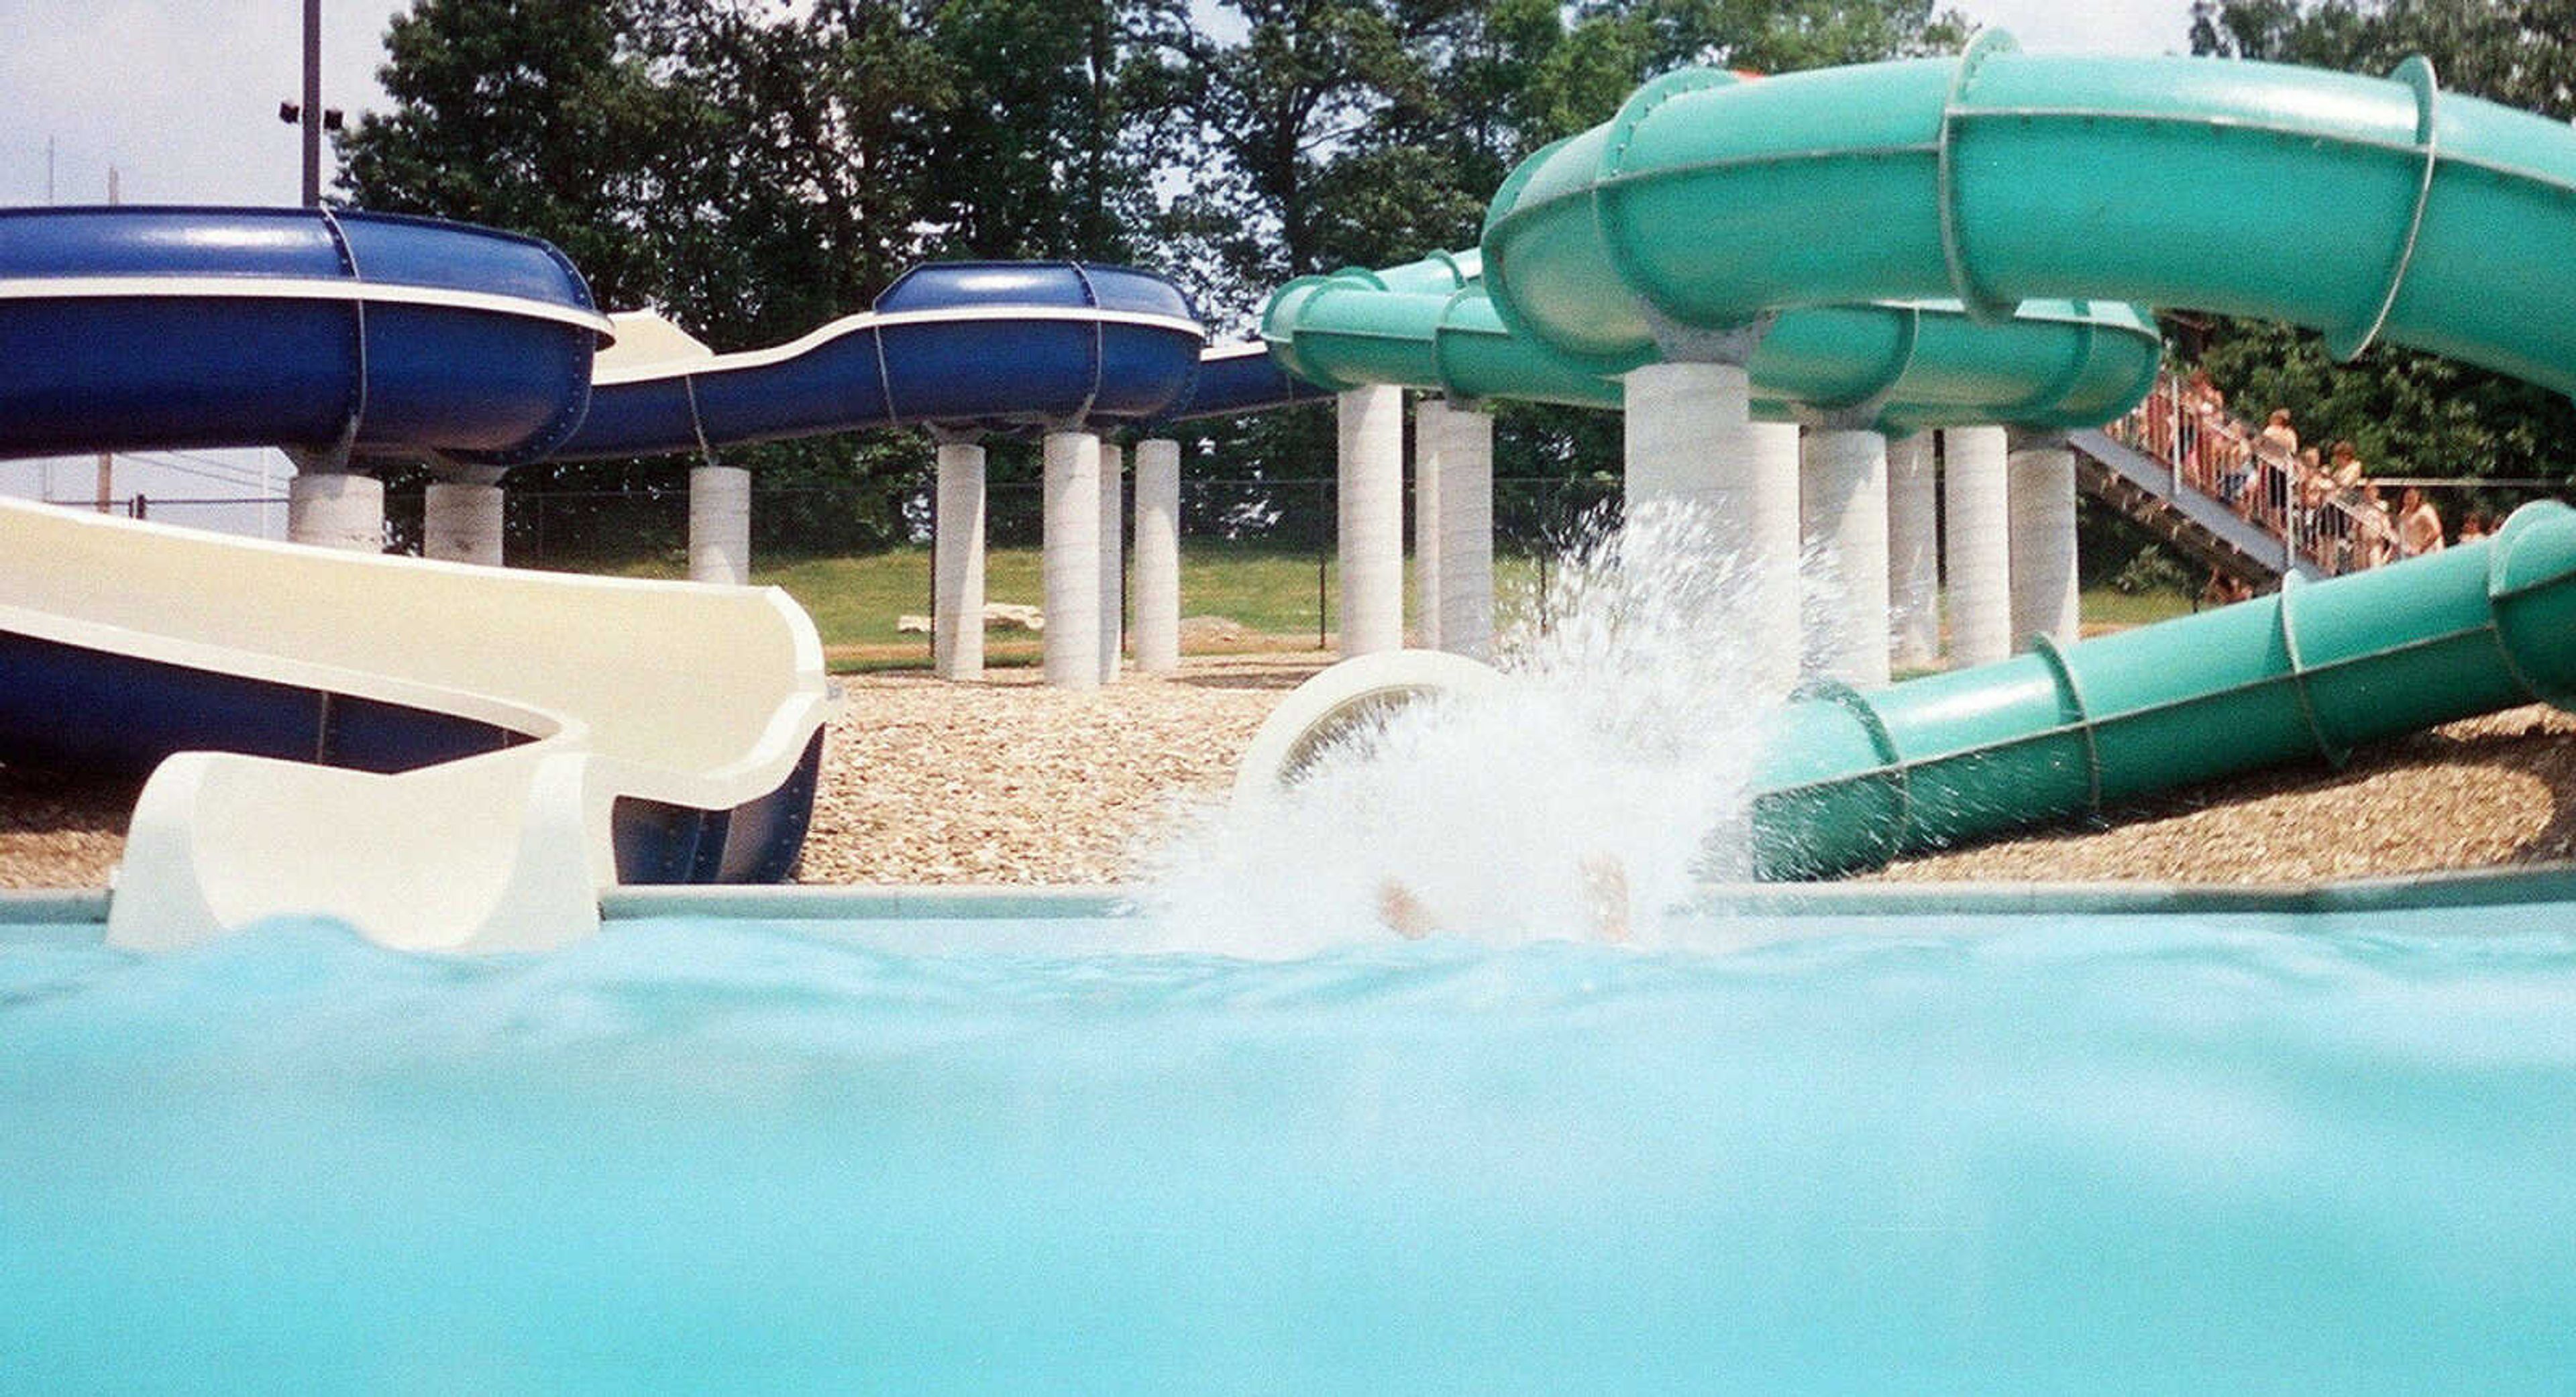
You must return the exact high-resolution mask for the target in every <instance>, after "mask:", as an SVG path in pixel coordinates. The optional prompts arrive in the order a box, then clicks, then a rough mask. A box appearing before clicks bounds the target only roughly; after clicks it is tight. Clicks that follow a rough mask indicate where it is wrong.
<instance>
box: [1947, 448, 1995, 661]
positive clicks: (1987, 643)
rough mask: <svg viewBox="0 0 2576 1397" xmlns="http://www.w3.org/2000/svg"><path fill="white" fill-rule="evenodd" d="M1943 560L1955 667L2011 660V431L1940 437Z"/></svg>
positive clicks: (1952, 655) (1951, 647) (1951, 658)
mask: <svg viewBox="0 0 2576 1397" xmlns="http://www.w3.org/2000/svg"><path fill="white" fill-rule="evenodd" d="M1941 443H1942V463H1941V465H1942V471H1941V481H1942V485H1941V498H1942V504H1943V506H1944V508H1943V511H1942V515H1943V518H1942V538H1941V545H1942V549H1941V551H1942V555H1943V556H1944V557H1945V558H1947V559H1948V560H1949V566H1948V568H1947V572H1948V577H1949V584H1950V586H1949V593H1950V597H1949V601H1950V664H1951V666H1952V667H1953V668H1959V667H1962V666H1966V665H1982V664H1990V663H1992V662H1994V661H1996V660H2000V659H2004V658H2006V657H2008V656H2010V655H2011V654H2012V587H2011V582H2010V577H2011V559H2012V551H2011V538H2012V520H2011V510H2010V507H2009V506H2008V504H2007V503H2006V499H2007V493H2008V486H2007V480H2008V476H2007V474H2006V471H2005V466H2004V455H2005V452H2004V429H2003V428H2001V427H1953V428H1951V429H1949V430H1948V431H1945V432H1943V433H1942V434H1941Z"/></svg>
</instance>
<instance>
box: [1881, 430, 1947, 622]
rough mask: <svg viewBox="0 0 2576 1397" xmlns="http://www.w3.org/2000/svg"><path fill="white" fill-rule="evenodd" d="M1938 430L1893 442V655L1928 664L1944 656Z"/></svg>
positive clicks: (1890, 567)
mask: <svg viewBox="0 0 2576 1397" xmlns="http://www.w3.org/2000/svg"><path fill="white" fill-rule="evenodd" d="M1935 481H1936V476H1935V472H1934V471H1933V469H1932V434H1931V433H1930V432H1917V433H1915V434H1914V435H1912V436H1910V437H1903V438H1899V439H1898V440H1895V441H1891V442H1889V443H1888V444H1887V574H1888V577H1887V582H1888V622H1889V625H1890V627H1891V629H1892V630H1893V631H1894V633H1895V634H1894V637H1893V643H1892V645H1891V659H1892V660H1893V662H1894V665H1895V667H1897V668H1900V669H1928V668H1930V667H1931V666H1932V665H1934V664H1936V663H1938V662H1939V661H1940V658H1941V513H1940V504H1939V501H1938V500H1937V499H1935V498H1934V494H1935Z"/></svg>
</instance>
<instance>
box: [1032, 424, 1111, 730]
mask: <svg viewBox="0 0 2576 1397" xmlns="http://www.w3.org/2000/svg"><path fill="white" fill-rule="evenodd" d="M1042 449H1043V451H1044V453H1045V465H1044V468H1043V469H1044V475H1045V483H1044V503H1043V508H1044V510H1045V516H1044V522H1043V524H1042V526H1041V532H1042V534H1043V536H1044V542H1043V544H1042V546H1041V549H1040V553H1041V561H1040V563H1039V568H1040V570H1041V571H1042V572H1043V573H1044V574H1045V580H1046V631H1045V632H1044V635H1045V640H1044V644H1043V653H1044V655H1045V662H1046V682H1047V683H1049V684H1051V685H1054V686H1055V687H1057V688H1059V689H1093V688H1098V687H1099V685H1100V438H1099V437H1097V436H1095V435H1093V434H1092V433H1090V432H1049V433H1047V435H1046V442H1045V445H1044V447H1043V448H1042Z"/></svg>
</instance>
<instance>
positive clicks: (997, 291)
mask: <svg viewBox="0 0 2576 1397" xmlns="http://www.w3.org/2000/svg"><path fill="white" fill-rule="evenodd" d="M1204 339H1205V335H1204V333H1203V332H1202V331H1201V330H1200V328H1199V322H1198V318H1197V315H1196V314H1195V312H1193V311H1192V309H1191V307H1190V304H1189V301H1188V300H1187V298H1185V297H1184V296H1182V294H1181V292H1180V290H1179V288H1177V287H1175V286H1173V285H1172V284H1171V283H1170V282H1167V281H1165V280H1163V279H1162V278H1160V277H1157V276H1153V275H1151V274H1149V273H1146V272H1140V271H1136V270H1134V269H1132V268H1127V267H1109V266H1098V265H1093V264H1089V263H1081V262H954V263H934V264H931V265H929V266H924V267H916V268H914V269H913V270H912V271H910V272H907V273H905V274H904V275H903V276H902V277H901V278H900V279H899V280H897V281H896V282H895V283H894V284H893V285H892V286H889V287H887V288H886V290H885V293H884V294H883V295H880V296H879V297H877V299H876V303H875V305H874V306H873V307H871V308H870V309H869V310H868V311H867V312H865V313H863V314H859V315H853V316H848V317H846V318H844V319H841V320H836V321H834V322H832V323H831V324H829V325H826V326H823V327H822V328H821V329H818V330H816V331H814V332H813V333H811V334H809V335H806V336H805V337H803V338H802V339H798V340H795V341H793V342H791V343H788V344H784V345H780V346H777V347H775V348H772V349H762V350H750V351H746V352H742V353H735V354H714V355H708V354H697V355H694V356H686V357H678V358H672V359H666V360H659V361H648V362H644V363H638V364H633V365H613V364H612V365H603V366H602V367H601V368H600V370H599V372H598V374H597V376H596V377H595V378H594V380H593V383H592V388H591V403H590V415H589V417H588V419H587V420H586V421H584V422H583V424H582V427H581V430H580V431H579V432H578V433H576V434H574V436H573V437H572V439H571V440H570V441H568V442H566V443H565V444H564V445H563V446H562V447H560V448H559V449H558V450H557V451H556V452H555V453H554V454H555V455H556V456H557V457H558V458H560V459H593V458H599V457H610V456H639V455H651V454H655V453H660V452H670V451H685V450H697V449H699V448H701V447H710V448H711V447H720V446H730V445H738V444H741V443H744V442H755V441H769V440H775V439H779V438H784V437H796V436H811V435H814V434H816V433H821V432H839V431H850V430H854V429H858V428H864V427H883V426H907V425H910V426H927V427H938V428H942V429H946V430H952V431H984V430H1006V429H1012V428H1045V427H1055V426H1066V425H1073V424H1086V425H1091V426H1105V425H1111V424H1117V423H1126V422H1138V421H1143V420H1146V419H1149V418H1153V417H1156V416H1158V415H1160V414H1161V413H1163V411H1164V410H1165V408H1166V407H1167V406H1168V405H1169V404H1171V403H1172V402H1173V401H1175V400H1176V399H1178V398H1180V397H1181V396H1182V395H1183V394H1184V393H1186V392H1187V391H1188V390H1189V388H1190V385H1191V383H1192V381H1193V379H1194V378H1196V377H1197V376H1198V366H1199V350H1200V346H1201V344H1202V343H1203V342H1204Z"/></svg>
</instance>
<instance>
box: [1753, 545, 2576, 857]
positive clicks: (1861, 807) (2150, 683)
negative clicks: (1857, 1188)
mask: <svg viewBox="0 0 2576 1397" xmlns="http://www.w3.org/2000/svg"><path fill="white" fill-rule="evenodd" d="M2571 695H2576V510H2570V509H2568V508H2567V507H2566V506H2565V505H2561V504H2557V503H2555V502H2550V501H2543V502H2541V503H2538V504H2530V505H2525V506H2524V507H2523V508H2521V509H2520V510H2518V511H2516V512H2515V513H2514V515H2513V517H2512V518H2511V519H2508V520H2507V521H2505V526H2504V528H2503V529H2502V530H2501V531H2500V532H2499V533H2498V534H2497V535H2496V536H2495V537H2494V538H2493V539H2490V540H2487V541H2485V542H2481V543H2475V544H2469V545H2465V546H2462V547H2459V548H2452V549H2447V550H2444V551H2443V552H2440V553H2435V554H2432V555H2430V556H2427V557H2423V558H2418V559H2415V560H2413V561H2410V562H2406V563H2401V564H2398V565H2396V566H2394V567H2387V568H2380V569H2376V570H2373V571H2370V572H2360V573H2353V574H2351V575H2349V576H2346V577H2339V578H2336V579H2334V580H2333V581H2330V582H2319V583H2310V584H2302V583H2301V582H2300V581H2299V580H2298V579H2297V578H2295V577H2294V578H2291V579H2289V582H2288V585H2286V586H2284V587H2283V588H2282V589H2281V591H2280V592H2279V593H2278V594H2277V595H2274V596H2269V597H2261V598H2257V599H2256V600H2254V601H2250V602H2242V603H2239V604H2237V605H2235V606H2229V607H2222V608H2219V609H2217V610H2215V611H2206V612H2202V613H2200V614H2199V615H2196V616H2186V617H2182V618H2180V619H2177V620H2173V621H2167V622H2163V623H2161V624H2159V625H2153V626H2141V627H2139V628H2138V629H2136V630H2132V631H2126V632H2122V633H2120V634H2117V635H2109V636H2103V637H2101V638H2099V639H2095V640H2088V641H2085V642H2083V643H2081V644H2078V645H2068V646H2063V647H2060V646H2057V645H2054V644H2051V643H2049V642H2048V641H2047V640H2046V639H2045V638H2042V639H2041V640H2040V641H2039V642H2038V644H2037V646H2036V648H2035V649H2034V650H2033V651H2032V652H2031V653H2029V654H2024V655H2016V656H2014V657H2013V658H2012V659H2009V660H2003V661H1999V662H1997V663H1995V664H1990V665H1981V666H1978V667H1977V668H1975V669H1965V670H1960V671H1957V672H1956V673H1952V674H1940V675H1933V676H1930V677H1928V678H1923V679H1914V680H1908V681H1907V682H1905V683H1902V684H1895V685H1890V686H1889V687H1887V688H1884V689H1880V690H1877V691H1876V692H1873V693H1866V694H1864V693H1860V692H1857V691H1854V690H1851V689H1848V688H1841V687H1830V688H1827V689H1825V690H1823V691H1820V692H1818V693H1815V694H1813V695H1811V696H1810V697H1808V698H1807V699H1805V700H1804V701H1802V702H1798V703H1794V704H1792V705H1790V707H1789V709H1788V711H1787V716H1786V722H1785V726H1784V731H1783V732H1782V733H1781V735H1780V739H1779V740H1778V741H1777V742H1776V743H1774V744H1773V745H1772V746H1771V747H1770V749H1769V751H1768V754H1767V759H1766V761H1765V763H1764V765H1763V767H1762V769H1761V772H1760V774H1759V775H1758V776H1757V777H1756V779H1755V782H1754V789H1755V797H1754V802H1753V812H1754V813H1753V820H1754V855H1755V863H1756V868H1757V870H1758V871H1759V872H1760V874H1761V875H1762V876H1763V877H1766V878H1794V877H1816V876H1824V875H1831V874H1836V873H1846V872H1851V871H1854V870H1858V869H1864V868H1873V867H1876V866H1878V865H1880V864H1883V863H1886V862H1887V861H1888V860H1890V859H1893V858H1896V857H1899V856H1900V855H1903V854H1907V853H1915V852H1921V851H1923V850H1926V849H1931V848H1937V847H1940V846H1942V845H1945V844H1950V843H1955V842H1958V841H1960V840H1965V839H1973V838H1977V837H1979V836H1983V835H1988V834H1993V833H1997V832H2000V831H2003V830H2008V829H2013V828H2017V827H2019V826H2023V825H2027V824H2031V823H2035V822H2039V821H2044V820H2050V819H2056V818H2060V817H2063V816H2067V815H2074V814H2082V813H2088V812H2090V813H2098V812H2100V811H2102V810H2103V809H2105V808H2107V807H2110V806H2113V805H2117V804H2119V803H2121V802H2123V801H2127V800H2132V799H2134V798H2136V797H2138V796H2141V795H2145V794H2148V793H2150V792H2154V791H2159V790H2167V789H2171V788H2173V787H2176V786H2184V785H2189V784H2191V783H2193V782H2197V781H2206V780H2210V779H2212V778H2215V777H2219V776H2225V775H2228V774H2230V773H2233V772H2238V771H2245V770H2250V769H2252V768H2255V767H2259V766H2267V765H2271V764H2273V763H2276V762H2284V761H2291V760H2296V759H2299V758H2302V757H2323V758H2324V759H2326V760H2327V761H2329V762H2337V763H2339V762H2341V761H2342V760H2343V757H2344V755H2345V754H2346V753H2347V752H2349V751H2350V750H2351V749H2352V748H2353V747H2354V746H2355V745H2358V744H2360V743H2364V742H2370V741H2374V740H2377V739H2381V738H2387V737H2393V736H2396V735H2398V734H2400V733H2407V732H2413V731H2415V730H2416V729H2418V728H2424V727H2429V726H2431V725H2433V724H2436V723H2446V722H2450V721H2453V720H2455V719H2459V718H2467V717H2472V716H2475V715H2477V714H2480V713H2487V712H2492V711H2494V710H2496V709H2499V708H2510V707H2514V706H2516V705H2519V704H2526V703H2536V702H2550V703H2557V704H2560V705H2561V706H2566V705H2567V701H2568V699H2569V698H2570V697H2571Z"/></svg>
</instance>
